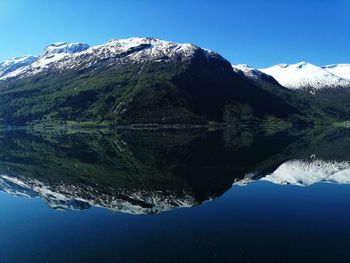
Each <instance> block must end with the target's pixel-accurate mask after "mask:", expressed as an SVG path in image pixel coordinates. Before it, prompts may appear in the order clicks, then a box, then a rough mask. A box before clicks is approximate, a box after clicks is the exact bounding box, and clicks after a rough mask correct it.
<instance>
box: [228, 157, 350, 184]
mask: <svg viewBox="0 0 350 263" xmlns="http://www.w3.org/2000/svg"><path fill="white" fill-rule="evenodd" d="M256 181H268V182H271V183H274V184H281V185H296V186H308V185H312V184H316V183H321V182H322V183H334V184H350V162H349V161H334V160H329V161H328V160H321V159H309V160H289V161H287V162H284V163H282V164H281V165H279V166H278V168H277V169H276V170H274V171H273V172H272V173H268V174H263V175H262V174H259V173H258V172H251V173H248V174H247V175H246V176H245V177H244V178H243V179H240V180H237V181H235V182H234V183H233V185H237V186H245V185H248V184H251V183H254V182H256Z"/></svg>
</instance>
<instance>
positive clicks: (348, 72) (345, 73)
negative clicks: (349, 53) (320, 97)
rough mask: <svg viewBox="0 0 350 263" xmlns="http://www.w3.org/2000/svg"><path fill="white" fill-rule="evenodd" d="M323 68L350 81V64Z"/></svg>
mask: <svg viewBox="0 0 350 263" xmlns="http://www.w3.org/2000/svg"><path fill="white" fill-rule="evenodd" d="M322 68H323V69H325V70H327V71H329V72H331V73H333V74H334V75H336V76H338V77H340V78H343V79H346V80H350V64H334V65H327V66H323V67H322Z"/></svg>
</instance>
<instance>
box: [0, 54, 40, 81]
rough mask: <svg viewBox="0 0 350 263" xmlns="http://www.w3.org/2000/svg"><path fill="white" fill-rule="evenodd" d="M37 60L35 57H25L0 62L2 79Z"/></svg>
mask: <svg viewBox="0 0 350 263" xmlns="http://www.w3.org/2000/svg"><path fill="white" fill-rule="evenodd" d="M36 60H37V57H34V56H24V57H19V58H12V59H9V60H6V61H4V62H0V78H1V77H2V76H4V75H6V74H9V73H11V72H13V71H15V70H17V69H19V68H23V67H26V66H28V65H31V64H32V63H34V62H35V61H36Z"/></svg>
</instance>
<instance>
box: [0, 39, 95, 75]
mask: <svg viewBox="0 0 350 263" xmlns="http://www.w3.org/2000/svg"><path fill="white" fill-rule="evenodd" d="M88 48H89V45H87V44H84V43H67V42H59V43H55V44H51V45H49V46H47V47H46V48H45V49H44V51H43V53H42V54H41V55H39V56H38V57H33V56H31V57H25V58H27V59H26V63H16V67H13V66H12V67H7V68H5V70H4V71H3V74H1V72H0V80H7V79H11V78H15V77H26V76H30V75H35V74H37V73H40V72H42V71H44V70H47V69H50V68H51V67H55V64H56V63H58V62H59V61H64V60H67V59H68V58H69V57H71V56H72V55H73V54H76V53H79V52H82V51H84V50H87V49H88ZM28 58H29V59H28ZM10 63H11V60H9V61H5V62H3V64H5V65H9V64H10Z"/></svg>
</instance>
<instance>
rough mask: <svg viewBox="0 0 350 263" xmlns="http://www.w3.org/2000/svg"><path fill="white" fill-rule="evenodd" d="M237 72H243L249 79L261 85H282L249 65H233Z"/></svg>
mask: <svg viewBox="0 0 350 263" xmlns="http://www.w3.org/2000/svg"><path fill="white" fill-rule="evenodd" d="M232 68H233V70H234V71H235V72H237V73H238V72H241V73H242V74H243V75H244V76H245V77H247V78H248V79H250V80H252V81H254V82H256V83H257V84H260V85H264V86H265V85H275V86H280V84H279V83H278V82H277V81H276V80H275V79H274V78H273V77H272V76H271V75H268V74H266V73H264V72H262V71H260V70H258V69H256V68H253V67H251V66H249V65H247V64H238V65H232Z"/></svg>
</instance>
